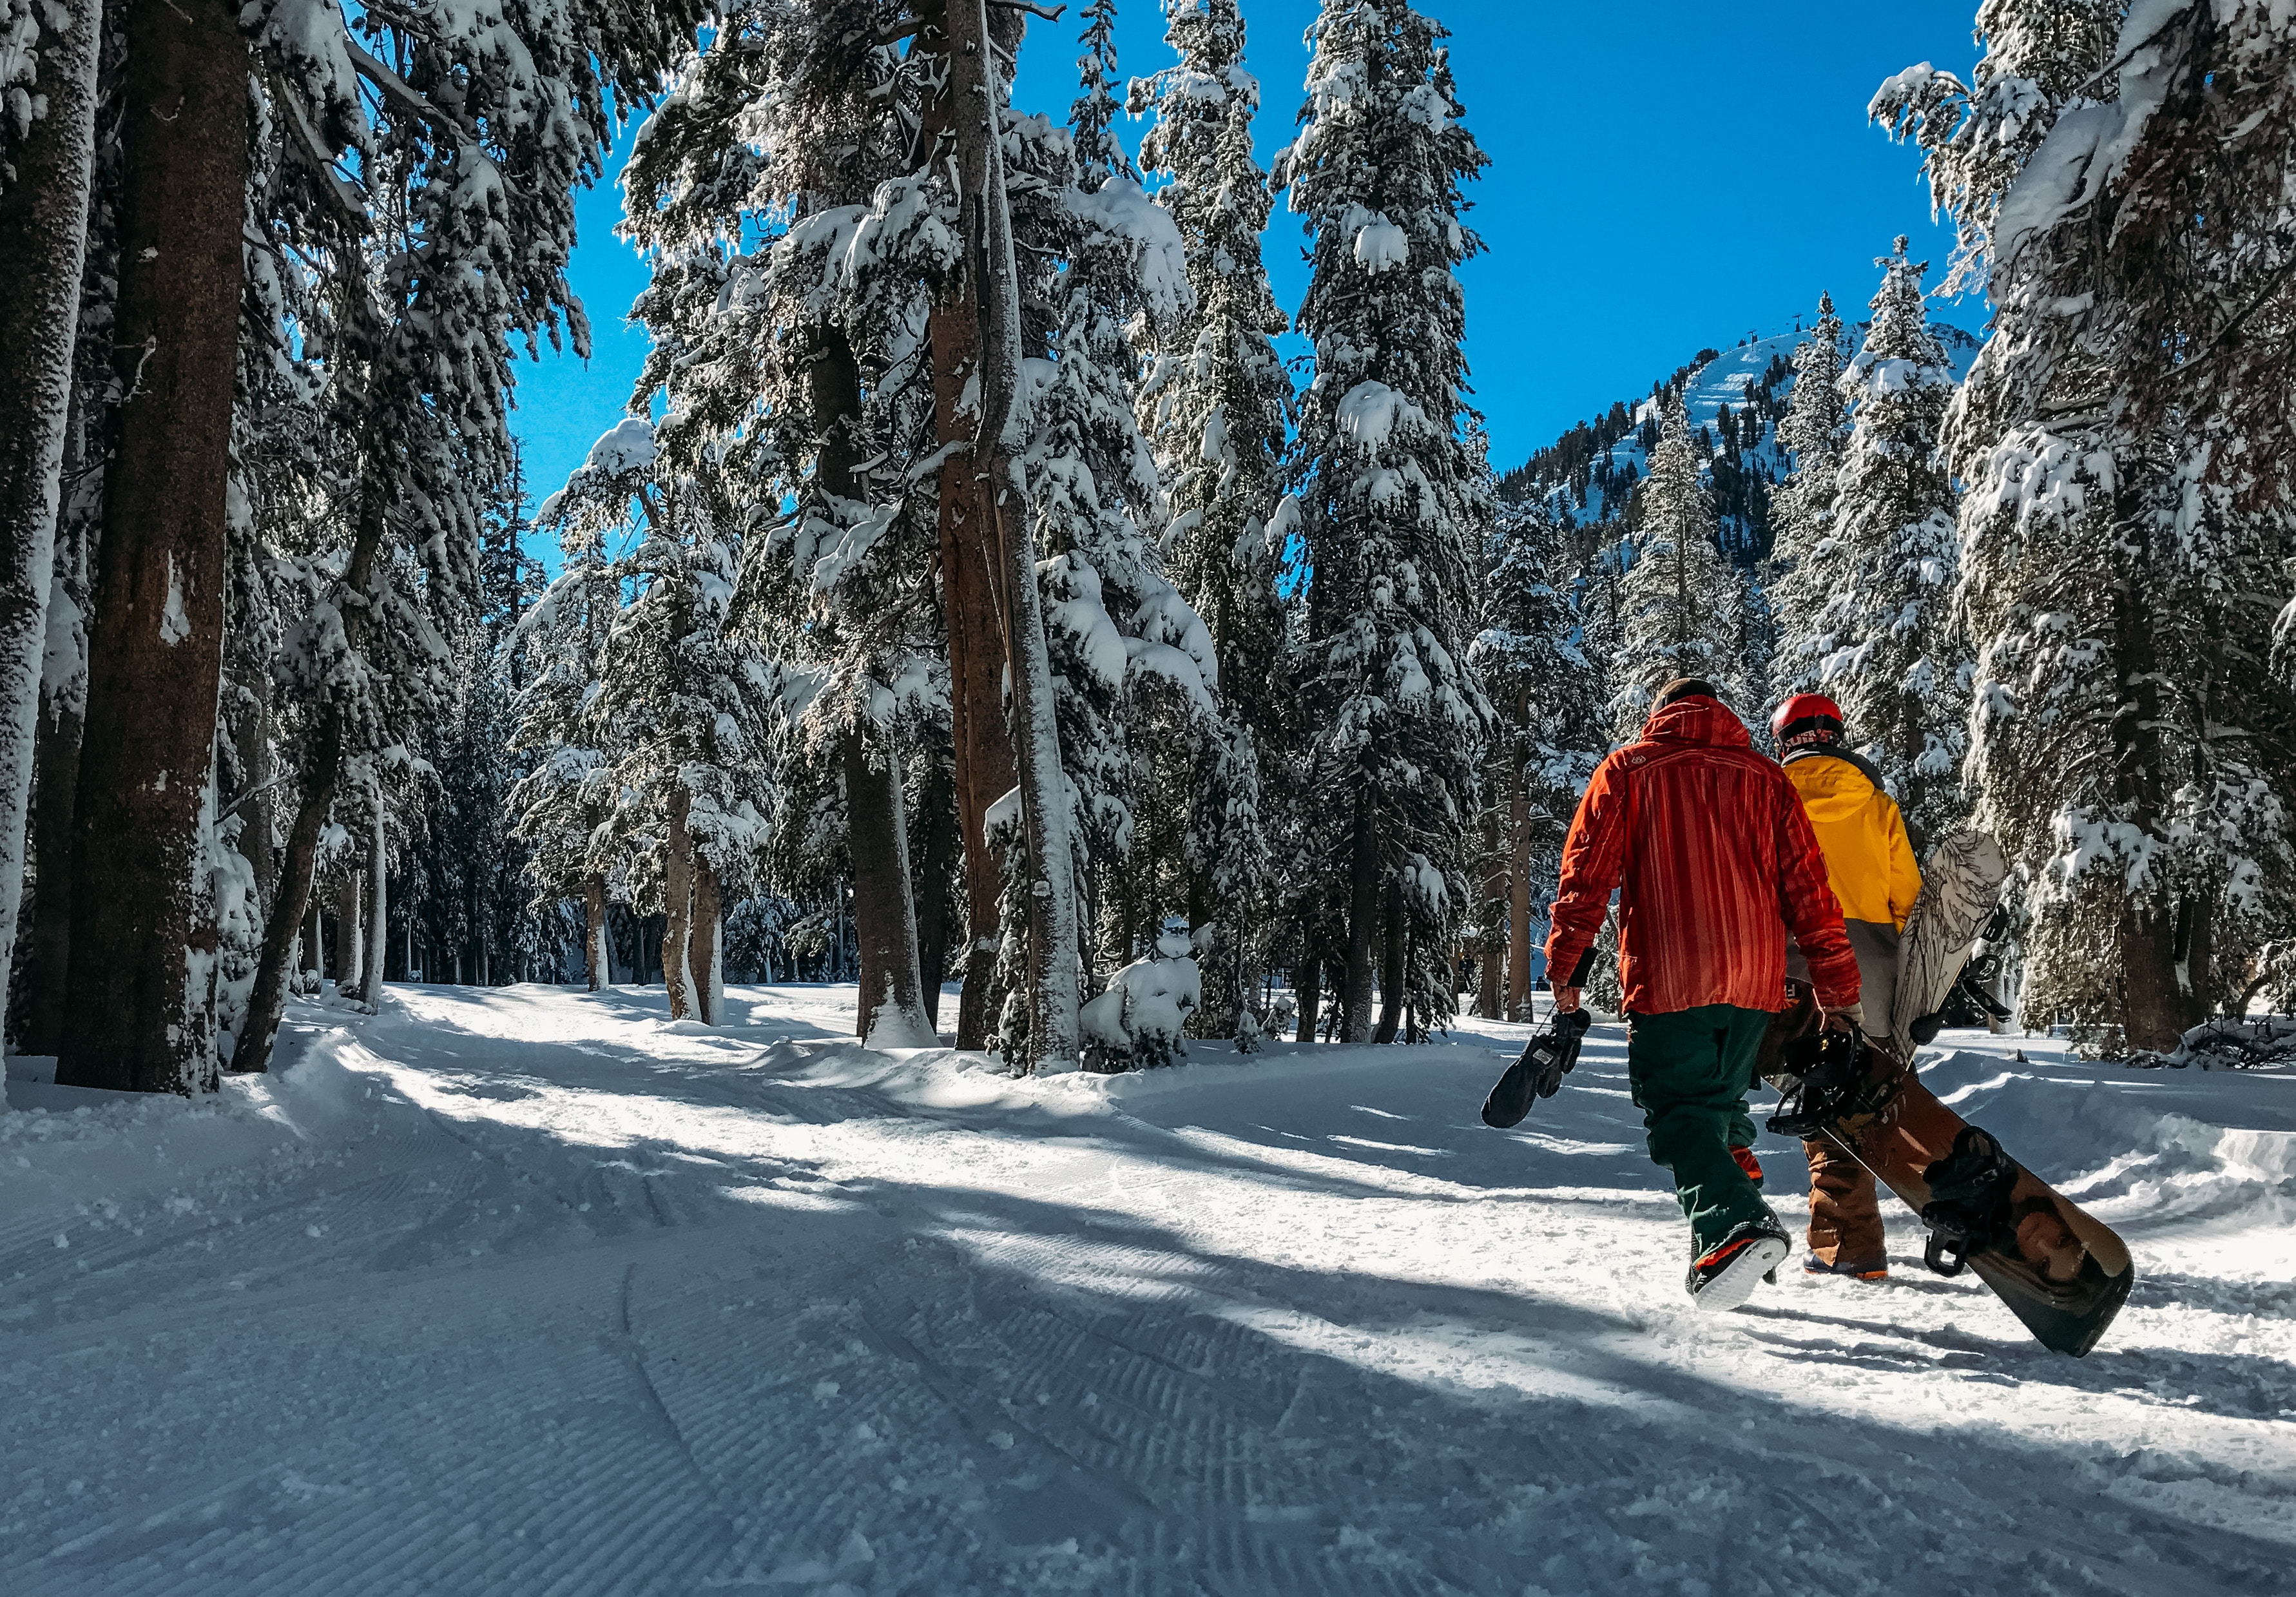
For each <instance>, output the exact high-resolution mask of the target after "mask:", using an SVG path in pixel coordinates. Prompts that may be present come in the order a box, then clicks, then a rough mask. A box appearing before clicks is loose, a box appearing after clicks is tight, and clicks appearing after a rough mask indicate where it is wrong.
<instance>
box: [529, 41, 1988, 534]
mask: <svg viewBox="0 0 2296 1597" xmlns="http://www.w3.org/2000/svg"><path fill="white" fill-rule="evenodd" d="M1423 9H1424V10H1427V11H1430V12H1432V14H1434V15H1435V16H1437V17H1438V18H1439V19H1440V20H1442V21H1443V22H1444V23H1445V24H1447V26H1448V27H1449V28H1450V29H1451V31H1452V33H1453V35H1454V37H1453V39H1452V41H1451V43H1452V52H1453V65H1454V70H1455V71H1456V75H1457V78H1458V81H1459V95H1460V99H1461V100H1462V102H1464V105H1465V108H1466V120H1467V126H1468V127H1469V128H1470V129H1471V130H1472V132H1473V133H1474V135H1475V136H1476V138H1477V139H1478V140H1479V141H1480V143H1481V144H1482V147H1483V150H1484V152H1485V153H1487V154H1488V155H1489V156H1490V158H1491V164H1490V167H1489V168H1488V170H1487V171H1486V172H1485V174H1484V176H1483V180H1482V181H1481V182H1480V184H1476V185H1475V186H1474V191H1473V194H1472V198H1473V200H1474V201H1475V208H1474V210H1473V211H1472V214H1471V215H1470V217H1469V218H1468V220H1469V222H1470V224H1471V225H1472V226H1473V227H1474V228H1475V229H1476V230H1477V231H1478V232H1480V233H1481V234H1482V237H1483V241H1484V243H1485V244H1486V246H1487V247H1488V253H1487V254H1486V255H1484V256H1483V257H1482V258H1480V259H1478V260H1476V261H1474V262H1472V263H1471V264H1470V265H1469V266H1468V267H1467V269H1466V270H1465V272H1464V274H1463V276H1464V279H1465V281H1466V284H1467V295H1468V299H1467V354H1468V360H1469V363H1470V364H1471V366H1472V382H1473V384H1474V388H1475V403H1476V405H1478V407H1479V408H1480V409H1481V410H1482V411H1483V412H1484V414H1485V415H1486V416H1487V417H1488V422H1489V427H1490V432H1491V440H1492V444H1491V458H1492V463H1493V464H1494V465H1495V466H1497V467H1498V468H1499V469H1501V470H1505V469H1506V468H1507V467H1509V466H1512V465H1514V464H1517V463H1520V462H1521V460H1522V459H1523V458H1524V457H1525V456H1527V455H1529V453H1530V452H1531V451H1532V450H1533V449H1536V448H1538V447H1540V446H1544V445H1546V444H1547V443H1551V442H1552V441H1553V440H1554V438H1555V436H1556V435H1557V434H1559V433H1561V432H1562V430H1564V429H1566V428H1568V427H1569V426H1570V424H1571V423H1572V422H1576V421H1578V420H1579V419H1580V418H1582V417H1585V416H1588V415H1591V414H1594V413H1595V412H1596V411H1598V410H1600V409H1602V408H1603V407H1605V406H1607V405H1609V404H1610V402H1611V400H1613V399H1619V398H1626V397H1632V396H1635V395H1637V394H1640V393H1642V392H1644V391H1645V390H1647V389H1648V388H1649V386H1650V384H1651V382H1652V380H1653V379H1655V378H1658V377H1661V376H1663V375H1665V374H1666V373H1669V372H1671V371H1672V370H1673V369H1674V368H1675V367H1676V366H1677V365H1680V364H1682V363H1683V362H1684V361H1685V360H1687V359H1689V358H1690V356H1692V355H1693V354H1694V353H1695V352H1696V351H1697V350H1698V349H1699V348H1701V347H1702V346H1705V345H1716V346H1720V345H1726V344H1730V343H1734V342H1736V341H1737V340H1739V339H1740V338H1742V337H1743V336H1744V335H1745V334H1746V333H1748V332H1753V331H1759V332H1764V333H1770V332H1781V331H1784V330H1785V329H1786V328H1789V327H1791V326H1792V324H1793V322H1794V318H1795V317H1796V316H1797V315H1806V314H1807V313H1808V311H1809V310H1810V308H1811V307H1814V306H1815V305H1816V302H1817V296H1818V292H1819V291H1820V290H1821V289H1830V290H1831V291H1833V295H1834V298H1835V299H1837V300H1838V301H1840V302H1841V305H1842V307H1843V309H1844V311H1845V313H1847V314H1849V316H1850V319H1851V320H1856V319H1857V318H1858V316H1859V315H1862V307H1863V306H1864V304H1865V302H1866V299H1868V298H1870V297H1871V295H1872V293H1873V291H1874V286H1875V285H1876V284H1877V283H1879V281H1880V274H1879V273H1878V272H1877V271H1876V270H1875V269H1874V265H1873V260H1874V257H1875V256H1877V255H1881V254H1883V253H1886V252H1887V251H1888V250H1889V248H1890V240H1891V239H1892V238H1893V237H1895V236H1896V235H1897V234H1898V233H1909V234H1911V235H1912V237H1913V240H1914V248H1915V250H1916V252H1926V253H1927V254H1928V256H1929V257H1930V258H1931V260H1933V261H1934V262H1935V263H1937V264H1936V267H1935V269H1934V270H1933V271H1932V274H1931V276H1932V280H1934V279H1935V278H1936V277H1937V276H1938V275H1940V274H1942V272H1943V268H1944V263H1945V258H1946V254H1947V251H1948V246H1949V244H1950V240H1949V238H1948V235H1947V233H1945V232H1944V231H1943V230H1942V229H1939V228H1937V227H1934V226H1932V225H1931V223H1930V220H1929V203H1928V193H1927V190H1926V189H1925V188H1924V187H1923V185H1922V184H1921V183H1920V182H1919V180H1918V176H1917V173H1916V167H1917V163H1916V161H1915V157H1914V154H1913V152H1911V151H1909V150H1907V149H1905V148H1902V147H1899V146H1897V145H1893V144H1891V143H1890V142H1889V140H1888V139H1887V138H1885V137H1884V136H1883V135H1882V133H1881V132H1880V131H1879V130H1877V129H1875V128H1874V127H1870V126H1868V125H1867V123H1866V102H1867V101H1868V100H1869V99H1870V98H1871V97H1872V94H1873V92H1874V88H1875V86H1877V85H1878V84H1879V83H1880V82H1881V81H1882V78H1885V77H1887V76H1889V75H1890V73H1892V72H1895V71H1898V70H1899V69H1901V68H1904V67H1907V66H1910V65H1912V64H1913V63H1914V62H1915V61H1934V62H1936V63H1937V64H1938V65H1939V66H1942V67H1950V68H1952V69H1953V70H1956V71H1965V70H1966V69H1967V67H1968V65H1969V63H1970V61H1972V59H1973V56H1974V48H1973V46H1972V44H1971V41H1970V19H1971V16H1972V12H1974V10H1975V6H1974V4H1973V3H1972V0H1898V3H1896V4H1888V5H1870V6H1869V5H1847V6H1845V5H1841V4H1839V0H1834V3H1833V4H1818V3H1815V0H1768V3H1767V4H1762V5H1760V6H1756V7H1747V6H1733V5H1725V4H1713V3H1711V0H1707V3H1704V4H1685V3H1683V0H1642V3H1641V4H1617V3H1613V4H1606V5H1592V6H1590V5H1586V4H1569V5H1563V4H1505V0H1473V3H1470V0H1450V3H1448V4H1446V3H1444V0H1424V4H1423ZM1243 10H1244V18H1245V21H1246V23H1247V25H1248V26H1249V28H1250V29H1251V45H1250V50H1249V54H1248V57H1247V64H1248V65H1249V66H1250V67H1251V70H1252V71H1253V72H1255V73H1256V74H1257V75H1258V76H1259V81H1260V86H1261V98H1262V110H1261V113H1260V119H1259V150H1260V155H1261V160H1262V161H1263V164H1264V163H1265V161H1266V160H1267V157H1268V156H1269V155H1271V154H1272V153H1273V152H1275V150H1276V149H1278V148H1280V147H1281V146H1282V145H1283V143H1285V142H1286V141H1287V140H1288V139H1289V138H1290V137H1291V134H1292V127H1293V124H1294V120H1295V119H1296V117H1297V114H1298V111H1299V109H1300V101H1301V99H1302V97H1303V94H1302V85H1303V83H1304V82H1305V79H1306V75H1307V65H1308V51H1307V47H1306V45H1304V43H1303V42H1302V38H1301V36H1302V34H1303V32H1304V30H1305V29H1306V28H1307V27H1308V23H1309V22H1310V21H1311V20H1313V18H1314V16H1315V12H1316V6H1315V4H1312V3H1311V0H1244V4H1243ZM1163 26H1164V24H1163V16H1162V10H1161V7H1160V4H1156V0H1126V4H1124V6H1123V10H1122V13H1121V22H1120V28H1119V54H1120V58H1121V66H1122V68H1123V70H1125V71H1126V72H1127V73H1129V74H1133V75H1139V76H1144V75H1146V74H1148V73H1150V72H1152V71H1154V70H1156V69H1158V68H1159V67H1161V66H1164V65H1167V64H1169V61H1171V60H1172V56H1171V53H1170V52H1169V50H1168V49H1167V48H1166V47H1165V45H1164V42H1163ZM1077 30H1078V22H1077V20H1076V12H1075V10H1074V8H1073V7H1071V9H1070V12H1068V14H1067V15H1066V16H1065V17H1064V18H1063V19H1062V20H1061V21H1059V22H1055V23H1045V22H1031V23H1030V24H1029V37H1028V39H1027V42H1026V43H1025V44H1024V45H1023V46H1022V49H1021V78H1020V83H1019V86H1018V88H1017V91H1016V99H1017V100H1018V102H1019V103H1020V104H1021V107H1022V109H1024V110H1028V111H1049V112H1052V113H1054V115H1056V116H1061V117H1065V115H1066V112H1067V108H1068V104H1069V102H1070V100H1072V99H1074V98H1075V95H1076V65H1075V63H1076V57H1077V54H1078V50H1077V46H1076V42H1075V39H1076V33H1077ZM1143 126H1144V125H1143V124H1141V123H1137V122H1127V123H1126V124H1125V125H1124V132H1125V136H1126V140H1127V142H1128V143H1133V144H1136V143H1137V142H1138V138H1139V135H1140V132H1141V130H1142V127H1143ZM627 143H628V130H627V129H625V130H624V133H623V136H622V137H621V138H620V139H619V140H618V141H617V146H618V147H617V151H616V155H615V158H614V160H612V162H611V165H610V168H609V181H608V182H607V183H606V184H601V185H600V186H599V187H597V188H596V189H594V190H592V191H591V192H588V193H586V194H585V195H583V196H581V198H580V200H579V201H578V221H579V226H580V242H579V244H578V247H577V249H576V250H575V253H574V258H573V267H572V276H573V283H574V288H575V291H576V292H578V294H579V295H580V296H581V298H582V300H583V303H584V305H585V307H586V309H587V310H588V312H589V315H590V318H591V321H592V323H593V348H592V352H591V358H590V359H589V361H588V362H587V363H584V362H581V361H578V360H576V359H574V358H573V357H572V356H570V355H562V356H553V355H552V354H550V353H549V352H548V351H547V350H546V349H545V353H544V355H543V358H542V359H541V360H540V361H539V362H529V361H526V360H523V359H521V361H520V362H519V364H518V373H519V388H518V392H517V404H518V410H517V412H516V414H514V416H513V418H512V425H513V428H514V430H516V431H517V432H518V434H519V436H520V437H521V438H522V439H523V440H524V441H525V444H526V446H527V470H528V478H527V480H528V482H529V485H530V490H531V493H532V495H533V497H534V498H535V499H537V500H538V499H540V498H541V496H542V495H545V494H547V493H548V492H550V491H551V490H552V489H553V488H554V487H558V486H559V485H560V484H561V483H562V482H563V481H564V479H565V477H566V473H567V472H568V471H570V470H572V469H573V468H574V467H575V466H577V465H579V464H580V463H581V461H582V457H583V455H584V454H585V453H586V451H587V449H588V448H589V446H590V444H591V441H592V440H593V439H594V438H597V436H598V435H599V434H600V433H602V432H603V431H605V430H607V429H608V428H610V427H611V426H612V425H613V424H614V422H615V420H616V419H617V417H619V415H620V414H621V413H622V409H623V406H624V405H626V404H627V401H628V398H629V394H630V388H631V384H632V382H633V381H634V380H635V377H636V375H637V372H638V367H639V364H640V362H641V361H642V360H643V358H644V353H645V340H644V338H643V337H642V336H641V335H640V334H639V333H637V332H635V330H633V329H632V328H630V327H629V326H628V325H627V323H625V322H624V320H623V317H624V315H626V313H627V311H628V309H629V306H630V302H631V300H632V299H635V297H636V294H637V292H638V291H639V290H640V289H641V288H643V287H644V283H645V269H644V265H643V264H642V263H641V262H640V261H639V259H638V258H637V257H636V256H635V254H633V253H632V252H631V250H629V249H628V248H627V246H626V245H624V244H622V243H621V242H619V240H617V239H616V238H615V237H614V236H613V227H614V224H615V222H616V221H617V220H618V219H619V217H620V214H621V197H620V193H619V190H618V189H617V188H616V187H615V186H614V185H613V183H612V181H611V179H612V178H613V177H615V176H619V171H620V165H621V162H620V153H621V151H622V150H624V149H627ZM1303 244H1304V236H1303V235H1302V233H1300V222H1299V218H1298V217H1294V216H1292V214H1291V213H1290V212H1289V211H1288V210H1286V209H1284V208H1283V201H1281V199H1279V200H1278V201H1277V209H1276V211H1275V217H1274V218H1273V220H1272V222H1271V224H1270V226H1269V229H1268V233H1267V245H1266V253H1267V266H1268V272H1269V274H1270V276H1271V278H1272V279H1273V281H1274V283H1275V294H1276V298H1277V299H1278V301H1279V302H1280V303H1282V304H1283V306H1284V307H1286V308H1292V307H1296V306H1297V305H1298V303H1299V301H1300V294H1301V291H1303V290H1304V288H1305V287H1306V268H1305V266H1304V265H1303V264H1302V262H1301V250H1302V246H1303ZM1939 314H1940V315H1942V316H1943V317H1944V318H1945V319H1947V320H1950V321H1955V322H1958V323H1961V324H1962V325H1963V326H1964V327H1967V328H1969V329H1970V330H1971V331H1972V332H1976V331H1980V330H1981V328H1982V325H1983V318H1984V310H1983V307H1981V306H1979V305H1975V304H1966V305H1960V306H1954V307H1942V308H1941V309H1940V312H1939Z"/></svg>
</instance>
